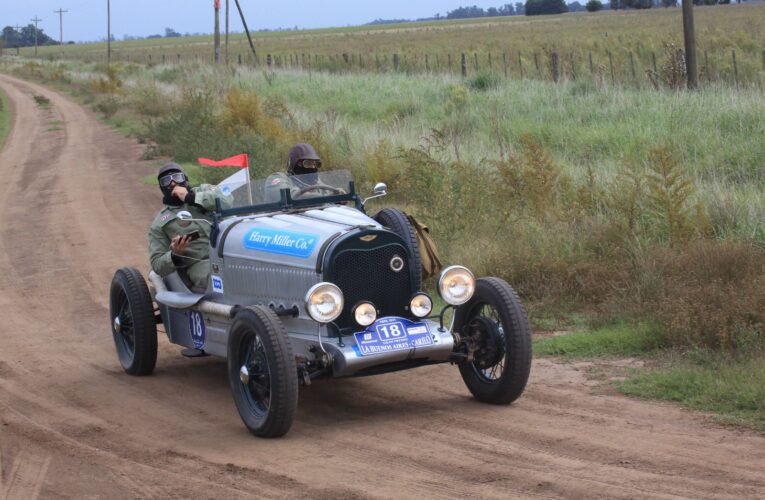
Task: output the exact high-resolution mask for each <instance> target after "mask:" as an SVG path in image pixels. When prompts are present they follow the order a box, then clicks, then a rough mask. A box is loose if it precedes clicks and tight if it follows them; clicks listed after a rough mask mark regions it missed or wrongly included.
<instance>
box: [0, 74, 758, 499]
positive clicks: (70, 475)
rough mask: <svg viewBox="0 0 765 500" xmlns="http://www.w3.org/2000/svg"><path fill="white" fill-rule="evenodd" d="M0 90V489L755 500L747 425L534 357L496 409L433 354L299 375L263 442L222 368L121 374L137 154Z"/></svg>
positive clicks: (67, 102)
mask: <svg viewBox="0 0 765 500" xmlns="http://www.w3.org/2000/svg"><path fill="white" fill-rule="evenodd" d="M0 86H2V88H3V90H4V91H5V92H6V93H7V94H8V95H9V98H10V101H11V103H12V110H13V116H14V119H13V120H14V123H13V129H12V132H11V134H10V136H9V137H8V140H7V143H6V145H5V148H4V149H3V150H2V152H0V179H1V180H2V183H1V184H0V242H1V243H0V287H2V290H3V291H2V294H0V456H1V459H0V464H2V465H1V467H2V470H0V479H1V480H0V498H2V497H3V496H7V497H9V498H10V497H14V498H34V497H36V496H39V497H40V498H82V497H103V498H136V497H140V498H169V497H189V498H222V497H225V498H247V497H256V496H257V497H267V498H272V497H274V498H275V497H293V496H298V495H299V496H303V497H315V498H366V497H414V496H421V497H434V496H438V497H450V498H464V497H483V498H507V497H508V496H513V497H519V496H520V497H592V496H608V497H614V498H636V497H660V498H669V497H690V498H705V497H706V498H711V497H715V498H726V497H727V498H734V497H735V498H742V497H751V498H754V497H763V496H765V439H763V438H762V437H761V436H757V435H754V434H752V433H748V432H742V431H737V430H731V429H725V428H721V427H719V426H716V425H714V424H712V423H711V421H710V420H709V419H708V418H707V417H705V416H703V415H698V414H693V413H689V412H685V411H682V410H680V409H678V408H676V407H674V406H671V405H665V404H657V403H647V402H642V401H637V400H632V399H628V398H624V397H620V396H615V395H595V394H593V393H592V391H591V389H590V386H589V384H588V383H587V380H586V377H585V376H584V375H583V374H582V372H581V371H580V369H579V367H578V366H577V365H562V364H556V363H553V362H551V361H548V360H537V361H535V362H534V366H533V368H532V376H531V380H530V382H529V386H528V388H527V390H526V393H525V394H524V396H523V397H521V399H520V400H518V401H517V402H516V403H515V404H514V405H512V406H509V407H493V406H489V405H482V404H479V403H476V402H475V401H473V400H472V399H471V398H470V397H469V395H468V391H467V389H466V388H465V387H464V385H463V384H462V381H461V379H460V376H459V373H458V371H457V369H456V368H454V367H450V366H438V367H430V368H423V369H419V370H416V371H409V372H403V373H396V374H391V375H384V376H379V377H372V378H365V379H352V380H343V381H327V382H319V383H315V384H314V385H313V386H311V387H310V388H307V389H306V388H301V391H300V403H299V408H298V414H297V418H296V422H295V425H294V426H293V428H292V430H291V432H290V433H289V434H288V435H287V437H286V438H284V439H280V440H275V441H267V440H259V439H255V438H252V437H251V436H250V435H249V433H248V432H247V430H246V429H245V428H244V426H243V425H242V423H241V421H240V420H239V417H238V415H237V413H236V409H235V408H234V405H233V402H232V400H231V395H230V391H229V389H228V386H227V381H226V364H225V362H223V361H221V360H215V359H204V360H188V359H185V358H182V357H181V356H179V354H178V351H179V349H178V348H176V347H175V346H171V345H169V344H168V343H167V341H166V339H164V338H160V347H159V359H158V363H157V369H156V371H155V375H153V376H151V377H146V378H140V379H137V378H133V377H128V376H127V375H125V374H124V373H123V372H122V370H121V368H120V366H119V363H118V361H117V357H116V353H115V350H114V346H113V343H112V339H111V335H110V331H109V324H108V289H109V283H110V281H111V278H112V275H113V273H114V271H115V270H116V269H117V268H119V267H123V266H135V267H137V268H138V269H142V270H144V272H145V270H146V267H147V255H146V230H147V228H148V225H149V223H150V222H151V219H152V216H153V215H154V213H155V211H156V210H157V209H158V203H159V192H158V191H157V190H156V188H153V187H150V186H144V185H142V184H141V183H140V178H141V177H142V176H145V175H147V174H150V173H152V172H153V171H154V168H155V166H153V165H148V164H146V163H145V162H141V161H140V160H139V158H140V156H141V153H142V149H141V146H140V145H138V144H136V143H135V142H133V141H131V140H128V139H125V138H122V137H120V136H119V135H117V134H116V133H114V132H113V131H111V130H109V129H108V128H107V127H105V126H104V125H102V124H101V123H99V122H98V121H97V120H96V118H95V117H94V116H93V115H92V114H91V113H90V112H89V111H87V110H85V109H83V108H82V107H81V106H79V105H77V104H76V103H74V102H73V101H72V100H71V99H69V98H68V97H65V96H62V95H60V94H58V93H56V92H52V91H50V90H48V89H45V88H42V87H40V86H38V85H35V84H31V83H26V82H22V81H20V80H16V79H14V78H11V77H8V76H0ZM34 95H44V96H46V97H48V98H49V99H50V101H51V106H50V107H49V108H47V109H44V108H40V107H38V106H37V105H36V104H35V101H34V99H33V96H34ZM14 471H15V472H14ZM19 472H21V473H22V474H19Z"/></svg>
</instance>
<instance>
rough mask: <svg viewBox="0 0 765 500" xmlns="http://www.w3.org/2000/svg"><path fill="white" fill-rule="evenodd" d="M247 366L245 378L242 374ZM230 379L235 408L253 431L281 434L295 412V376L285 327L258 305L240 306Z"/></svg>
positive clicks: (230, 353)
mask: <svg viewBox="0 0 765 500" xmlns="http://www.w3.org/2000/svg"><path fill="white" fill-rule="evenodd" d="M245 367H247V368H248V370H247V372H248V373H247V375H248V376H247V378H248V379H249V380H248V381H247V382H245V381H244V380H243V379H242V377H241V372H242V370H243V368H245ZM228 380H229V384H230V385H231V393H232V395H233V396H234V403H235V404H236V409H237V410H238V411H239V416H240V417H242V421H243V422H244V425H246V426H247V429H249V430H250V432H251V433H253V434H254V435H256V436H258V437H262V438H277V437H281V436H284V435H285V434H286V433H287V431H289V430H290V427H291V426H292V421H293V420H294V418H295V413H296V412H297V403H298V378H297V367H296V366H295V356H294V355H293V354H292V346H291V345H290V342H289V339H288V338H287V331H286V329H285V328H284V325H282V322H281V321H279V318H278V317H277V316H276V314H274V312H273V311H272V310H271V309H269V308H267V307H262V306H254V307H248V308H245V309H241V310H240V311H239V312H238V313H237V314H236V316H235V317H234V322H233V323H232V324H231V329H230V334H229V340H228Z"/></svg>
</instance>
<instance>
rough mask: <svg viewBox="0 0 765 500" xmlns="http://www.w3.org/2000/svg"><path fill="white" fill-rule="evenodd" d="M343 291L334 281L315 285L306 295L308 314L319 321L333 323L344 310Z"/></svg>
mask: <svg viewBox="0 0 765 500" xmlns="http://www.w3.org/2000/svg"><path fill="white" fill-rule="evenodd" d="M343 302H344V300H343V292H342V291H340V289H339V288H338V287H337V285H333V284H332V283H319V284H318V285H314V286H313V287H312V288H311V289H310V290H308V293H307V294H306V296H305V307H306V309H307V310H308V314H309V315H310V316H311V317H312V318H313V319H314V320H316V321H318V322H319V323H331V322H332V321H334V320H336V319H337V318H338V316H340V314H341V313H342V312H343Z"/></svg>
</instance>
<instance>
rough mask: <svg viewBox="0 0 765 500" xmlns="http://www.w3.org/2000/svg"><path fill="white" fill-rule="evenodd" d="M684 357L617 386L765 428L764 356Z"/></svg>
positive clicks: (724, 420)
mask: <svg viewBox="0 0 765 500" xmlns="http://www.w3.org/2000/svg"><path fill="white" fill-rule="evenodd" d="M703 357H704V358H705V359H702V360H698V359H695V360H693V359H684V360H682V361H680V362H676V363H672V364H671V365H670V366H665V367H663V368H659V369H656V370H651V371H647V372H641V373H638V374H636V375H635V376H633V377H631V378H629V379H627V380H624V381H621V382H618V383H617V387H618V388H619V390H620V391H621V392H622V393H624V394H628V395H631V396H638V397H641V398H650V399H662V400H667V401H674V402H677V403H679V404H681V405H682V406H684V407H686V408H690V409H693V410H701V411H709V412H714V413H716V414H717V419H718V420H719V421H720V422H722V423H727V424H734V425H742V426H746V427H750V428H753V429H756V430H758V431H765V356H762V355H760V356H753V357H751V358H748V359H744V360H740V359H736V360H734V359H731V358H730V357H728V356H724V355H705V356H703Z"/></svg>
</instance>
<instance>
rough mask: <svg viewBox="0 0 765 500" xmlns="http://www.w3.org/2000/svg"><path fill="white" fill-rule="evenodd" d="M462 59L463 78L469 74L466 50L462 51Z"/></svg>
mask: <svg viewBox="0 0 765 500" xmlns="http://www.w3.org/2000/svg"><path fill="white" fill-rule="evenodd" d="M461 61H462V64H461V68H462V76H463V78H464V77H466V76H467V56H466V55H465V53H464V52H463V53H462V59H461Z"/></svg>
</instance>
